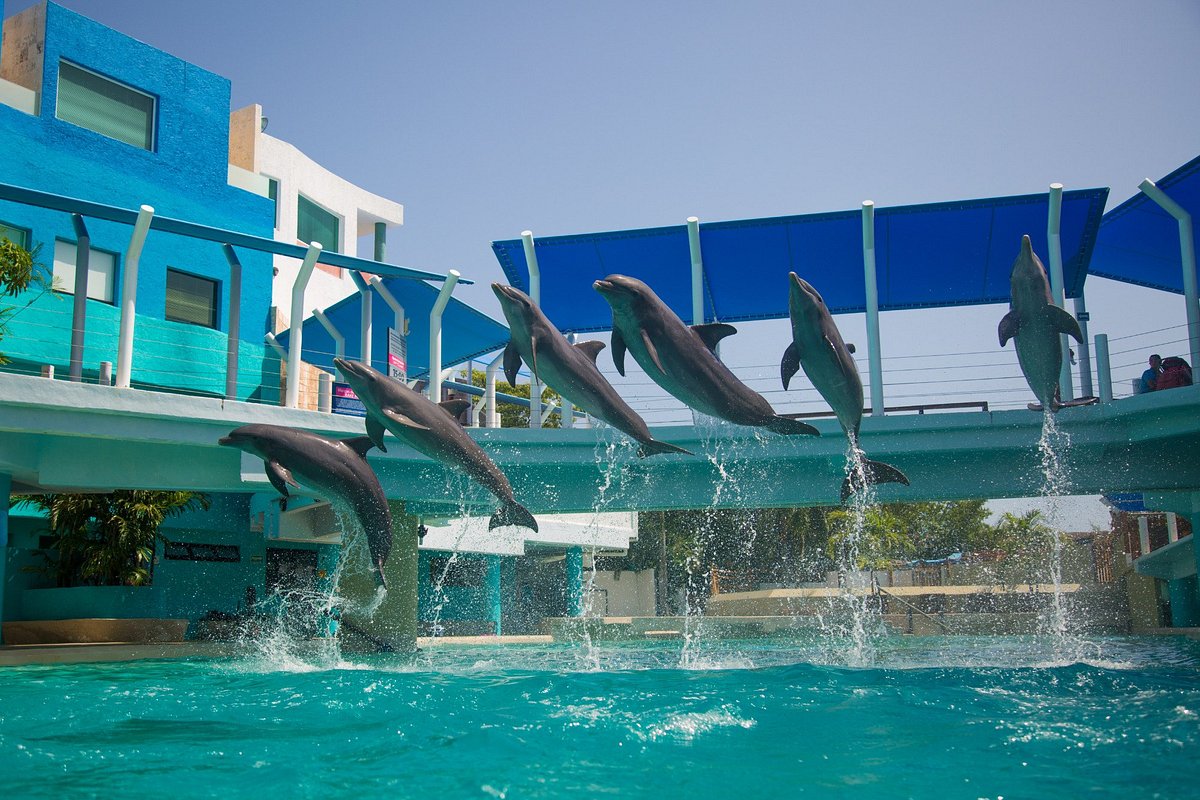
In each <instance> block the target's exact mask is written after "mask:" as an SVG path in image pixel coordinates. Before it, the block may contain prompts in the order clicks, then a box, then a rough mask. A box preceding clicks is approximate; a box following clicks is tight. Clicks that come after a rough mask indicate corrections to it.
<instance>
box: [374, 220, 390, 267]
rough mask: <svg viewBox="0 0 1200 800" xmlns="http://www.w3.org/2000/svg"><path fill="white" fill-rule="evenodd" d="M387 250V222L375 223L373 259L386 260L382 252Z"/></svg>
mask: <svg viewBox="0 0 1200 800" xmlns="http://www.w3.org/2000/svg"><path fill="white" fill-rule="evenodd" d="M386 250H387V223H386V222H376V223H375V258H374V260H375V261H386V260H387V259H386V258H385V257H384V252H385V251H386Z"/></svg>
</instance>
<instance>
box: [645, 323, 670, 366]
mask: <svg viewBox="0 0 1200 800" xmlns="http://www.w3.org/2000/svg"><path fill="white" fill-rule="evenodd" d="M642 346H643V347H645V348H646V354H647V355H648V356H650V360H651V361H652V362H654V366H655V367H656V368H657V369H658V371H659V372H661V373H663V374H664V375H665V374H667V371H666V370H665V369H663V365H662V361H660V360H659V358H658V348H657V347H655V346H654V342H652V341H650V334H648V333H646V330H645V329H644V328H643V329H642Z"/></svg>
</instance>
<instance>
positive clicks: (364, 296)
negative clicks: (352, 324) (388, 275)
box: [350, 272, 374, 367]
mask: <svg viewBox="0 0 1200 800" xmlns="http://www.w3.org/2000/svg"><path fill="white" fill-rule="evenodd" d="M350 278H351V279H352V280H353V281H354V285H355V286H357V287H358V294H359V299H360V300H361V301H362V309H361V312H360V313H361V316H360V318H359V323H358V356H359V358H358V360H359V362H361V363H363V364H366V365H367V366H368V367H369V366H371V337H372V335H373V333H372V331H373V323H372V317H373V316H374V313H373V312H374V308H373V307H372V306H373V303H372V298H371V287H370V285H369V284H368V283H367V281H366V280H365V279H364V278H363V276H362V275H360V274H359V273H357V272H351V273H350Z"/></svg>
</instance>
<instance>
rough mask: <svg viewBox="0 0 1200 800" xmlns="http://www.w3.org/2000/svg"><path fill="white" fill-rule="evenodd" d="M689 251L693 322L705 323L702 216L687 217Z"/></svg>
mask: <svg viewBox="0 0 1200 800" xmlns="http://www.w3.org/2000/svg"><path fill="white" fill-rule="evenodd" d="M687 230H688V251H689V252H690V254H691V257H692V324H693V325H703V324H704V257H703V256H702V255H701V253H700V218H699V217H688V218H687Z"/></svg>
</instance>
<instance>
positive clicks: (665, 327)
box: [592, 275, 820, 436]
mask: <svg viewBox="0 0 1200 800" xmlns="http://www.w3.org/2000/svg"><path fill="white" fill-rule="evenodd" d="M592 286H593V288H595V289H596V291H598V292H600V294H602V295H604V299H605V300H607V301H608V304H609V305H610V306H612V310H613V333H612V351H613V362H614V363H615V364H616V365H617V371H618V372H620V373H621V374H622V375H624V374H625V351H626V350H628V351H629V352H630V353H633V357H634V358H635V359H636V360H637V362H638V363H639V364H641V366H642V369H644V370H645V371H646V374H647V375H649V376H650V377H651V378H653V379H654V382H655V383H657V384H658V385H659V386H661V387H662V388H664V389H666V390H667V391H668V392H670V393H671V394H672V395H674V396H675V397H676V398H678V399H680V400H682V401H683V402H684V403H685V404H687V405H688V406H689V407H691V408H694V409H696V410H698V411H702V412H704V413H705V414H709V415H711V416H714V417H720V418H721V419H725V420H728V421H730V422H733V423H736V424H738V425H753V426H756V427H761V428H766V429H767V430H771V431H774V432H775V433H782V434H792V435H795V434H803V435H807V436H820V432H819V431H818V430H817V429H816V428H814V427H813V426H811V425H807V424H805V423H803V422H799V421H797V420H794V419H788V418H787V417H781V416H779V415H778V414H776V413H775V409H773V408H771V404H770V403H768V402H767V401H766V400H765V399H764V398H763V396H762V395H760V394H759V393H758V392H756V391H754V390H753V389H751V388H750V387H749V386H747V385H746V384H744V383H742V382H741V381H739V380H738V379H737V377H736V376H735V375H734V374H733V373H732V372H730V371H729V368H728V367H726V366H725V365H724V364H722V363H721V361H720V359H718V358H717V356H716V353H715V352H714V348H715V347H716V346H717V343H718V342H720V341H721V339H723V338H725V337H726V336H729V335H730V334H732V333H737V329H736V328H734V327H733V326H732V325H725V324H723V323H719V322H714V323H711V324H708V325H693V326H691V327H690V328H689V327H688V326H687V325H684V324H683V320H681V319H679V317H678V316H676V315H675V312H673V311H672V310H671V309H670V308H668V307H667V305H666V303H664V302H663V301H662V300H660V299H659V297H658V295H656V294H655V293H654V292H653V291H651V289H650V287H649V286H647V285H646V284H644V283H642V282H641V281H639V280H638V279H637V278H630V277H628V276H626V275H609V276H608V277H607V278H605V279H604V280H601V281H596V282H595V283H594V284H592Z"/></svg>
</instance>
